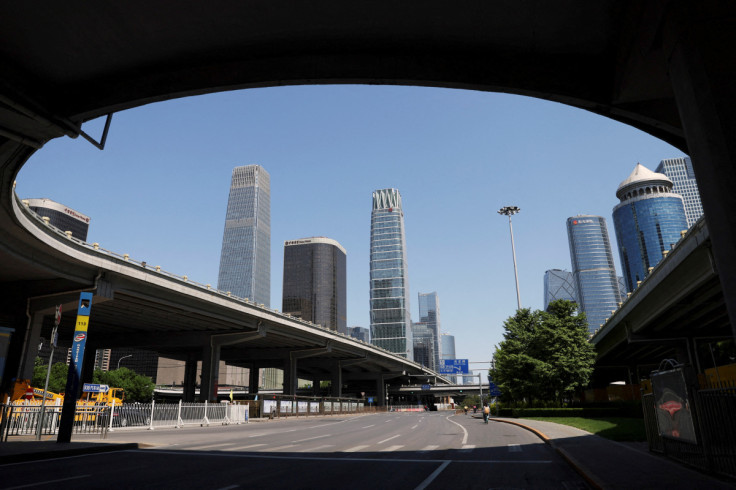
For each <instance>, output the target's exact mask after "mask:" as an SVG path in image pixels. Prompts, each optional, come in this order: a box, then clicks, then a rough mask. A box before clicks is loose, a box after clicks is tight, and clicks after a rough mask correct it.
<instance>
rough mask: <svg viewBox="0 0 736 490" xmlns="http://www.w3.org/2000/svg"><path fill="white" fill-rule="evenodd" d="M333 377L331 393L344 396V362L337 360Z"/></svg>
mask: <svg viewBox="0 0 736 490" xmlns="http://www.w3.org/2000/svg"><path fill="white" fill-rule="evenodd" d="M331 374H332V377H331V378H330V395H332V396H337V397H341V396H342V363H341V362H340V361H335V364H334V366H333V368H332V373H331Z"/></svg>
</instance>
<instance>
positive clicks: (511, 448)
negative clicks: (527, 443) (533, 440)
mask: <svg viewBox="0 0 736 490" xmlns="http://www.w3.org/2000/svg"><path fill="white" fill-rule="evenodd" d="M509 452H510V453H520V452H521V446H520V445H518V444H509Z"/></svg>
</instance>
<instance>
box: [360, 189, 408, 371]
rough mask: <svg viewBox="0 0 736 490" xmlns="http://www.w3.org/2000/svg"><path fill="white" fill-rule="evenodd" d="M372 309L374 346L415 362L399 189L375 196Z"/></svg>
mask: <svg viewBox="0 0 736 490" xmlns="http://www.w3.org/2000/svg"><path fill="white" fill-rule="evenodd" d="M370 308H371V309H370V312H371V343H373V345H376V346H378V347H382V348H384V349H386V350H388V351H390V352H393V353H395V354H398V355H400V356H404V357H406V358H408V359H409V360H413V358H414V355H413V351H414V342H413V339H412V333H411V316H410V314H409V274H408V268H407V263H406V241H405V238H404V212H403V208H402V206H401V194H400V193H399V191H398V190H397V189H381V190H377V191H375V192H374V193H373V211H372V212H371V255H370Z"/></svg>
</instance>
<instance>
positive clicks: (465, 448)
mask: <svg viewBox="0 0 736 490" xmlns="http://www.w3.org/2000/svg"><path fill="white" fill-rule="evenodd" d="M473 449H475V444H463V447H462V448H461V449H460V452H463V453H469V452H470V451H472V450H473Z"/></svg>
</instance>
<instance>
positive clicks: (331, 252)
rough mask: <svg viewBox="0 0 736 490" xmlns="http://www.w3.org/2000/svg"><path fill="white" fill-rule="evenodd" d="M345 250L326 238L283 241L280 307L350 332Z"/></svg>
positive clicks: (341, 330)
mask: <svg viewBox="0 0 736 490" xmlns="http://www.w3.org/2000/svg"><path fill="white" fill-rule="evenodd" d="M346 264H347V261H346V253H345V249H344V248H343V247H342V245H340V244H339V243H338V242H337V241H335V240H332V239H331V238H325V237H313V238H302V239H299V240H288V241H286V242H284V282H283V295H282V305H281V310H282V311H283V312H284V313H288V314H290V315H294V316H296V317H299V318H302V319H304V320H307V321H310V322H312V323H315V324H318V325H322V326H323V327H327V328H329V329H330V330H335V331H337V332H340V333H343V334H347V282H346Z"/></svg>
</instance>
